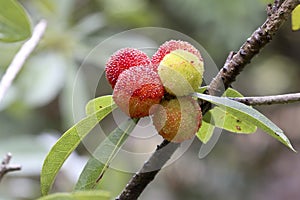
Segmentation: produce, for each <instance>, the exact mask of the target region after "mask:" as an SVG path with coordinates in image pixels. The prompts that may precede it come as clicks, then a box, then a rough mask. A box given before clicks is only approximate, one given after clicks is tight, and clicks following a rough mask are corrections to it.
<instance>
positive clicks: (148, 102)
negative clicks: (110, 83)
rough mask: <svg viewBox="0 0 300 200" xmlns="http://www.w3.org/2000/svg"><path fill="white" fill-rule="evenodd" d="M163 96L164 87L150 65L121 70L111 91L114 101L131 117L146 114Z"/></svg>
mask: <svg viewBox="0 0 300 200" xmlns="http://www.w3.org/2000/svg"><path fill="white" fill-rule="evenodd" d="M163 96H164V87H163V85H162V83H161V81H160V78H159V76H158V74H157V73H156V72H154V71H153V69H152V68H151V66H138V67H132V68H129V69H127V70H125V71H124V72H122V73H121V74H120V76H119V79H118V81H117V83H116V86H115V89H114V92H113V99H114V101H115V103H116V104H117V105H118V106H119V107H120V109H121V110H122V111H123V112H125V113H126V114H127V115H128V116H130V117H131V118H140V117H145V116H148V115H149V110H150V108H151V107H152V106H153V105H155V104H159V102H160V101H161V99H162V97H163Z"/></svg>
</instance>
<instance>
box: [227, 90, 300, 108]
mask: <svg viewBox="0 0 300 200" xmlns="http://www.w3.org/2000/svg"><path fill="white" fill-rule="evenodd" d="M229 99H231V100H234V101H238V102H240V103H244V104H246V105H251V106H260V105H271V104H285V103H295V102H299V101H300V93H295V94H282V95H272V96H263V97H239V98H229Z"/></svg>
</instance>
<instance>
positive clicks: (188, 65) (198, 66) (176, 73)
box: [158, 50, 204, 96]
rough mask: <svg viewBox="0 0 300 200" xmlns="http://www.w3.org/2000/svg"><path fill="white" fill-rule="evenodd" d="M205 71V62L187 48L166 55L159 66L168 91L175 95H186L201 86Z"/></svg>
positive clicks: (160, 74) (160, 75) (161, 77)
mask: <svg viewBox="0 0 300 200" xmlns="http://www.w3.org/2000/svg"><path fill="white" fill-rule="evenodd" d="M203 71H204V67H203V62H202V61H201V60H199V58H198V57H197V56H195V55H194V54H192V53H190V52H188V51H186V50H175V51H172V52H171V53H169V54H167V55H165V57H164V58H163V59H162V61H161V62H160V64H159V67H158V74H159V77H160V79H161V81H162V83H163V85H164V87H165V89H166V91H167V92H168V93H169V94H172V95H174V96H186V95H188V94H190V93H192V92H194V91H195V90H196V89H197V88H198V87H200V85H201V83H202V75H203Z"/></svg>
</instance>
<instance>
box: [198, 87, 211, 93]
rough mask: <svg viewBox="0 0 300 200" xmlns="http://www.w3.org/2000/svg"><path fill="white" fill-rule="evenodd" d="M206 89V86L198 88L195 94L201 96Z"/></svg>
mask: <svg viewBox="0 0 300 200" xmlns="http://www.w3.org/2000/svg"><path fill="white" fill-rule="evenodd" d="M207 88H208V86H203V87H200V88H198V89H196V92H197V93H201V94H203V93H204V92H205V91H206V90H207Z"/></svg>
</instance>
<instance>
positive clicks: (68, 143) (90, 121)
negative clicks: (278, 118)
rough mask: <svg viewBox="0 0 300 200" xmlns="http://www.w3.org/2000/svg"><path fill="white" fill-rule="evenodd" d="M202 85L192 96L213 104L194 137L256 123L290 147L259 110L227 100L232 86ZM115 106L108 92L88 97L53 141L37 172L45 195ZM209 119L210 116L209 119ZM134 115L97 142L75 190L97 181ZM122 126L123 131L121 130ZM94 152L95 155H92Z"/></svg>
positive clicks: (252, 128)
mask: <svg viewBox="0 0 300 200" xmlns="http://www.w3.org/2000/svg"><path fill="white" fill-rule="evenodd" d="M204 91H205V88H200V89H199V92H198V93H194V96H195V97H197V98H199V99H202V100H205V101H208V102H210V103H212V104H214V105H215V107H214V108H213V109H212V110H210V111H209V112H208V113H207V114H206V115H204V118H203V125H202V127H201V128H200V130H199V132H198V133H197V137H198V138H199V139H200V140H201V141H202V142H203V143H206V142H208V141H209V139H210V138H211V135H212V133H213V130H214V127H219V128H223V129H226V130H228V131H231V132H235V133H253V132H255V131H256V128H257V127H259V128H261V129H262V130H264V131H265V132H267V133H268V134H270V135H271V136H272V137H274V138H275V139H277V140H279V141H280V142H282V143H283V144H284V145H286V146H287V147H288V148H290V149H292V150H293V151H294V149H293V147H292V145H291V143H290V141H289V140H288V138H287V137H286V136H285V135H284V133H283V131H282V130H281V129H280V128H278V127H277V126H276V125H275V124H274V123H273V122H271V121H270V120H269V119H268V118H266V117H265V116H264V115H263V114H261V113H260V112H258V111H257V110H255V109H253V108H252V107H250V106H247V105H244V104H242V103H239V102H236V101H233V100H230V99H229V98H227V97H241V96H242V95H241V94H240V93H238V92H237V91H235V90H233V89H228V90H227V91H226V92H225V93H224V95H225V96H226V97H225V96H224V97H215V96H210V95H205V94H203V93H201V92H204ZM115 108H116V105H115V103H114V102H113V100H112V96H111V95H108V96H102V97H98V98H95V99H93V100H91V101H90V102H89V103H88V104H87V106H86V114H87V117H86V118H84V119H82V120H81V121H79V122H78V123H76V124H75V125H74V126H73V127H71V128H70V129H69V130H68V131H66V132H65V133H64V135H63V136H62V137H61V138H60V139H59V140H58V141H57V143H56V144H55V145H54V146H53V147H52V149H51V150H50V152H49V154H48V156H47V158H46V159H45V162H44V165H43V170H42V173H41V188H42V194H43V195H46V194H48V192H49V191H50V189H51V186H52V184H53V182H54V179H55V177H56V175H57V173H58V171H59V169H60V168H61V166H62V165H63V163H64V162H65V160H66V159H67V158H68V156H69V155H70V154H71V152H72V151H74V150H75V148H76V147H77V146H78V145H79V143H80V141H81V140H82V139H83V138H84V137H85V136H86V135H87V134H88V133H89V132H90V131H91V130H92V128H94V127H95V126H96V125H97V124H98V122H100V121H101V120H102V119H103V118H104V117H105V116H107V115H108V114H109V113H110V112H112V111H113V110H114V109H115ZM212 119H213V120H212ZM137 122H138V120H137V119H135V120H130V119H129V120H128V121H125V122H124V123H123V124H121V125H120V126H119V127H118V128H116V129H115V130H114V131H113V132H111V133H110V134H109V135H108V137H107V138H106V139H105V140H104V141H103V142H102V143H101V144H100V145H99V146H98V148H97V149H96V150H95V152H94V154H93V155H94V157H91V158H90V159H89V161H88V162H87V164H86V166H85V167H84V170H83V171H82V173H81V176H80V178H79V180H78V182H77V184H76V187H75V190H91V189H93V188H95V185H96V184H98V180H99V179H100V178H101V177H102V176H103V174H104V172H105V170H106V169H107V168H108V167H109V164H110V162H111V161H112V160H113V158H114V156H115V155H116V154H117V152H118V150H119V149H120V147H121V145H122V144H123V143H124V141H125V140H126V138H127V136H128V134H130V132H131V131H132V130H133V129H134V127H135V125H136V123H137ZM124 130H125V131H124ZM95 155H97V156H95Z"/></svg>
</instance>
